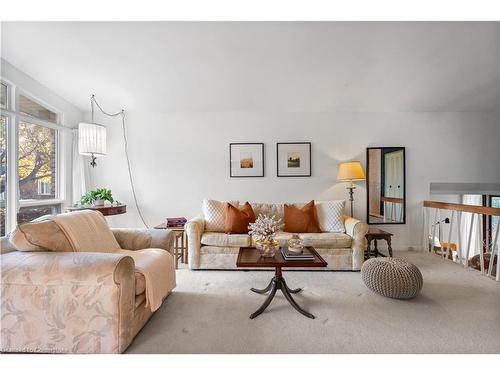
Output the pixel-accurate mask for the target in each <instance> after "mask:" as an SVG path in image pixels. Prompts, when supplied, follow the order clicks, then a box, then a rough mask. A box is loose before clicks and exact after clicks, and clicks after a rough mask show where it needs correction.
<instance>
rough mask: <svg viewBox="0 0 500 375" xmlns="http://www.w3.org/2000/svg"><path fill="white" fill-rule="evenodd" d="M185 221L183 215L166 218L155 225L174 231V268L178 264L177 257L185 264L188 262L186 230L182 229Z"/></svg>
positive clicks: (158, 227) (156, 227)
mask: <svg viewBox="0 0 500 375" xmlns="http://www.w3.org/2000/svg"><path fill="white" fill-rule="evenodd" d="M185 223H186V219H185V218H183V217H180V218H167V220H166V222H165V223H162V224H160V225H157V226H155V229H168V230H171V231H172V232H174V235H175V237H174V238H175V242H174V253H175V254H174V257H175V268H176V269H177V267H178V264H179V259H180V261H181V263H185V264H186V263H187V262H188V242H187V238H186V232H185V231H184V224H185Z"/></svg>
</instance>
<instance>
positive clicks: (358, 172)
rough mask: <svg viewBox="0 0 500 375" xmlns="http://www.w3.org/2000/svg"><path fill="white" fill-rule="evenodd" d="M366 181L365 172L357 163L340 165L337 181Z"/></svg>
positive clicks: (350, 162) (351, 162)
mask: <svg viewBox="0 0 500 375" xmlns="http://www.w3.org/2000/svg"><path fill="white" fill-rule="evenodd" d="M365 179H366V176H365V171H363V167H362V166H361V163H360V162H359V161H349V162H346V163H340V165H339V171H338V173H337V180H339V181H363V180H365Z"/></svg>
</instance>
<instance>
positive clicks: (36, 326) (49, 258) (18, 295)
mask: <svg viewBox="0 0 500 375" xmlns="http://www.w3.org/2000/svg"><path fill="white" fill-rule="evenodd" d="M1 271H2V272H1V288H2V295H1V306H2V311H1V325H2V340H1V344H0V350H1V351H5V352H45V353H120V352H123V351H124V350H125V349H126V348H127V346H128V345H129V344H130V342H131V340H132V338H133V336H132V333H131V330H130V325H131V322H132V321H133V317H134V301H135V279H134V261H133V259H132V258H131V257H128V256H124V255H122V254H114V253H83V252H82V253H73V252H71V253H69V252H68V253H64V252H19V251H16V252H12V253H8V254H4V255H2V256H1ZM26 332H30V334H29V337H28V338H27V337H26Z"/></svg>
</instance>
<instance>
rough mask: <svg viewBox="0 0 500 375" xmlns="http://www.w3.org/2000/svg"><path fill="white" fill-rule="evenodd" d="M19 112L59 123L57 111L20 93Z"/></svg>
mask: <svg viewBox="0 0 500 375" xmlns="http://www.w3.org/2000/svg"><path fill="white" fill-rule="evenodd" d="M19 112H21V113H24V114H26V115H29V116H33V117H36V118H38V119H40V120H44V121H48V122H52V123H54V124H57V120H58V118H57V113H54V112H52V111H50V110H48V109H47V108H45V107H44V106H42V105H40V104H38V103H36V102H34V101H33V100H31V99H29V98H27V97H26V96H24V95H19Z"/></svg>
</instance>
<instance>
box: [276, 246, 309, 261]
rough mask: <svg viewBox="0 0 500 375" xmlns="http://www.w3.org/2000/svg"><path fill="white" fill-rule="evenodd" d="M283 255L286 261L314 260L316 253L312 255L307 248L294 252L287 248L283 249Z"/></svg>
mask: <svg viewBox="0 0 500 375" xmlns="http://www.w3.org/2000/svg"><path fill="white" fill-rule="evenodd" d="M281 255H282V256H283V259H285V260H286V261H289V260H301V261H307V260H310V261H313V260H314V255H312V254H311V253H310V252H309V251H308V250H307V249H304V251H303V252H302V253H294V252H293V251H290V250H288V249H286V248H282V249H281Z"/></svg>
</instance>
